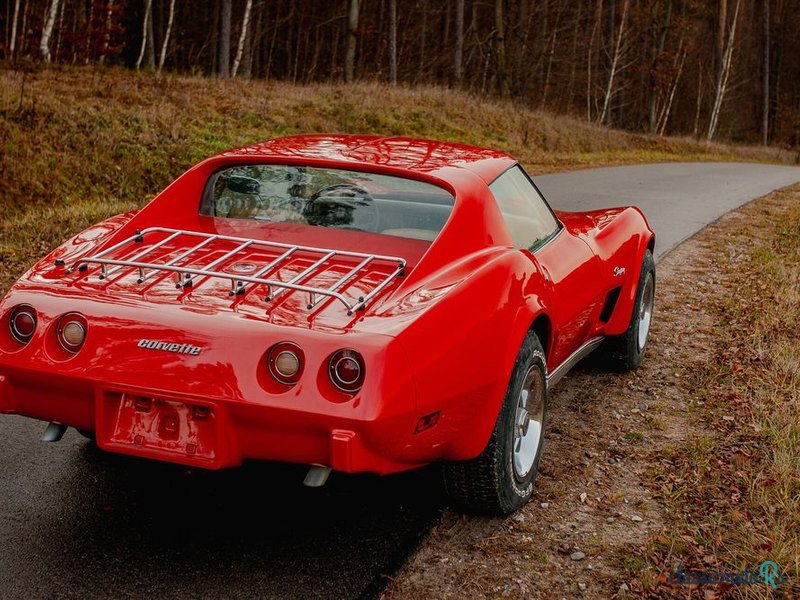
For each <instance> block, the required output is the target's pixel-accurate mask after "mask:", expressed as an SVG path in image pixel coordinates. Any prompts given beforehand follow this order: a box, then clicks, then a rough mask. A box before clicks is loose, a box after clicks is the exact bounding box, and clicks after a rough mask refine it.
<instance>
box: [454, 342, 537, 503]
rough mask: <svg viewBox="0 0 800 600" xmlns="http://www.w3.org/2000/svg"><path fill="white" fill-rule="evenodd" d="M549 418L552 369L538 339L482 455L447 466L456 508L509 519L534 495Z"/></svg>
mask: <svg viewBox="0 0 800 600" xmlns="http://www.w3.org/2000/svg"><path fill="white" fill-rule="evenodd" d="M546 416H547V367H546V362H545V356H544V350H543V349H542V345H541V343H540V342H539V338H538V337H536V334H534V333H533V332H529V333H528V334H527V336H526V337H525V340H524V342H523V344H522V347H521V348H520V351H519V354H518V355H517V360H516V362H515V363H514V371H513V372H512V374H511V380H510V381H509V384H508V389H507V391H506V395H505V398H504V399H503V405H502V407H501V408H500V414H499V415H498V416H497V422H496V423H495V426H494V430H493V431H492V436H491V438H489V443H488V444H487V446H486V448H485V449H484V450H483V452H482V453H481V454H480V455H479V456H477V457H476V458H474V459H472V460H468V461H464V462H457V463H447V464H445V465H444V485H445V490H446V491H447V495H448V496H449V498H450V500H451V501H452V503H453V504H454V505H455V506H456V507H458V508H460V509H462V510H464V511H466V512H471V513H482V514H493V515H506V514H509V513H512V512H514V511H515V510H517V509H518V508H520V507H521V506H522V505H524V504H525V503H526V502H527V501H528V500H529V499H530V497H531V495H532V494H533V483H534V480H535V479H536V473H537V471H538V468H539V459H540V457H541V453H542V444H543V442H544V425H545V418H546Z"/></svg>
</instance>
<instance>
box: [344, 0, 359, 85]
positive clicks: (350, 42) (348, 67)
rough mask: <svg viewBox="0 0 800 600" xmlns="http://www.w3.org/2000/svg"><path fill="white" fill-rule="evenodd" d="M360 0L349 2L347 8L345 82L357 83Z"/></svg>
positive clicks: (350, 0)
mask: <svg viewBox="0 0 800 600" xmlns="http://www.w3.org/2000/svg"><path fill="white" fill-rule="evenodd" d="M358 12H359V0H349V2H348V8H347V51H346V52H345V55H344V80H345V82H347V83H353V81H355V76H356V75H355V72H356V41H357V35H358Z"/></svg>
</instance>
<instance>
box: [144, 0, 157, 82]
mask: <svg viewBox="0 0 800 600" xmlns="http://www.w3.org/2000/svg"><path fill="white" fill-rule="evenodd" d="M154 8H155V7H151V9H150V15H149V16H148V19H147V48H146V54H145V60H147V68H148V69H150V70H151V71H154V70H155V68H156V34H155V31H154V27H153V21H154V20H155V17H154V16H153V15H154V14H155V10H154Z"/></svg>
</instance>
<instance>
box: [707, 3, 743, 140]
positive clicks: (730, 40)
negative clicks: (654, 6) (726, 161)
mask: <svg viewBox="0 0 800 600" xmlns="http://www.w3.org/2000/svg"><path fill="white" fill-rule="evenodd" d="M726 4H727V0H721V2H720V6H721V8H720V21H721V22H722V32H723V35H722V40H723V52H722V60H721V61H720V65H719V66H720V68H719V75H718V77H717V86H716V90H715V93H714V105H713V107H712V109H711V118H710V119H709V122H708V131H707V132H706V139H707V140H709V141H711V140H712V139H714V136H715V135H716V134H717V127H718V126H719V113H720V111H721V110H722V103H723V101H724V100H725V93H726V92H727V89H728V80H729V78H730V74H731V64H732V62H733V48H734V42H735V40H736V23H737V21H738V19H739V7H740V5H741V0H736V8H735V9H734V11H733V22H732V23H731V26H730V30H729V32H728V34H727V36H726V35H725V29H726V26H727V23H726V22H725V21H722V19H725V20H727V6H726ZM726 38H727V41H726Z"/></svg>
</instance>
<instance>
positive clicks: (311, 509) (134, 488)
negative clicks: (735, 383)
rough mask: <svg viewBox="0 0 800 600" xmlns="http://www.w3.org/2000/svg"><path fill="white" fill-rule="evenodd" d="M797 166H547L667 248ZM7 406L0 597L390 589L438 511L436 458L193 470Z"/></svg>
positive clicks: (0, 489) (552, 185)
mask: <svg viewBox="0 0 800 600" xmlns="http://www.w3.org/2000/svg"><path fill="white" fill-rule="evenodd" d="M797 181H800V168H791V167H773V166H762V165H732V164H666V165H642V166H635V167H618V168H606V169H591V170H586V171H578V172H572V173H563V174H557V175H550V176H545V177H539V178H537V182H538V183H539V185H540V186H541V188H542V190H543V192H544V193H545V195H546V196H547V197H548V198H549V199H550V201H551V203H552V204H553V205H554V207H556V208H559V209H564V210H581V209H588V208H597V207H603V206H615V205H620V204H629V203H633V204H637V205H639V206H640V207H641V208H642V209H643V210H644V211H645V213H646V214H647V216H648V217H649V218H650V220H651V223H652V225H653V226H654V228H655V230H656V232H657V234H658V236H659V237H658V246H657V249H658V251H657V253H658V254H659V255H663V254H664V253H665V252H666V251H667V250H669V249H670V248H672V247H674V246H675V245H676V244H678V243H679V242H680V241H681V240H683V239H685V238H686V237H688V236H690V235H691V234H692V233H694V232H695V231H697V230H698V229H700V228H702V227H703V226H704V225H706V224H707V223H709V222H711V221H713V220H715V219H717V218H718V217H719V216H721V215H722V214H724V213H725V212H727V211H729V210H731V209H733V208H735V207H737V206H739V205H741V204H742V203H744V202H746V201H748V200H750V199H752V198H755V197H757V196H760V195H763V194H765V193H767V192H769V191H771V190H773V189H776V188H779V187H783V186H786V185H789V184H791V183H794V182H797ZM43 428H44V426H43V424H41V423H37V422H34V421H29V420H26V419H22V418H20V417H10V416H2V417H0V598H26V599H27V598H63V597H74V598H143V597H157V598H179V597H180V598H187V597H192V598H196V597H206V598H218V597H225V598H256V597H258V598H278V597H280V598H284V597H289V598H304V599H315V598H357V597H372V596H375V595H376V594H377V593H379V591H380V590H381V589H382V588H381V586H382V584H383V583H384V581H385V578H384V577H383V575H387V574H391V573H393V572H394V571H395V570H396V568H397V566H399V564H400V563H401V561H402V560H403V558H404V557H405V556H407V554H408V553H409V552H410V551H411V550H412V549H413V548H414V546H415V545H416V543H417V542H418V540H419V539H420V537H421V536H422V535H424V533H425V532H426V531H427V530H428V528H429V527H430V524H431V523H432V522H433V521H434V520H435V519H436V517H437V515H438V514H439V510H440V506H441V502H442V500H441V497H440V495H439V491H438V484H437V479H436V477H435V473H434V472H433V471H431V470H424V471H420V472H416V473H410V474H405V475H402V476H397V477H388V478H377V477H370V476H359V477H353V476H350V477H348V476H342V475H338V476H337V475H334V476H333V477H332V478H331V480H330V482H329V483H328V485H327V486H326V487H325V488H323V489H320V490H308V489H305V488H303V487H302V486H301V484H300V482H301V480H302V477H303V474H304V472H303V470H302V469H299V468H297V467H292V466H284V465H271V464H249V465H246V466H245V467H243V468H242V469H238V470H233V471H226V472H219V473H214V472H211V473H209V472H202V471H194V470H187V469H185V468H183V467H176V466H172V465H166V464H158V463H152V462H147V461H141V460H136V459H131V458H126V457H122V456H115V455H109V454H104V453H102V452H100V451H98V450H96V449H95V448H94V447H93V446H92V445H91V444H89V443H88V442H86V441H85V440H84V439H83V438H81V437H80V436H79V435H78V434H77V433H76V432H74V431H70V432H68V434H67V436H66V437H65V438H64V440H63V441H62V442H61V443H59V444H44V443H40V442H39V441H38V438H39V436H40V435H41V433H42V430H43Z"/></svg>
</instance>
